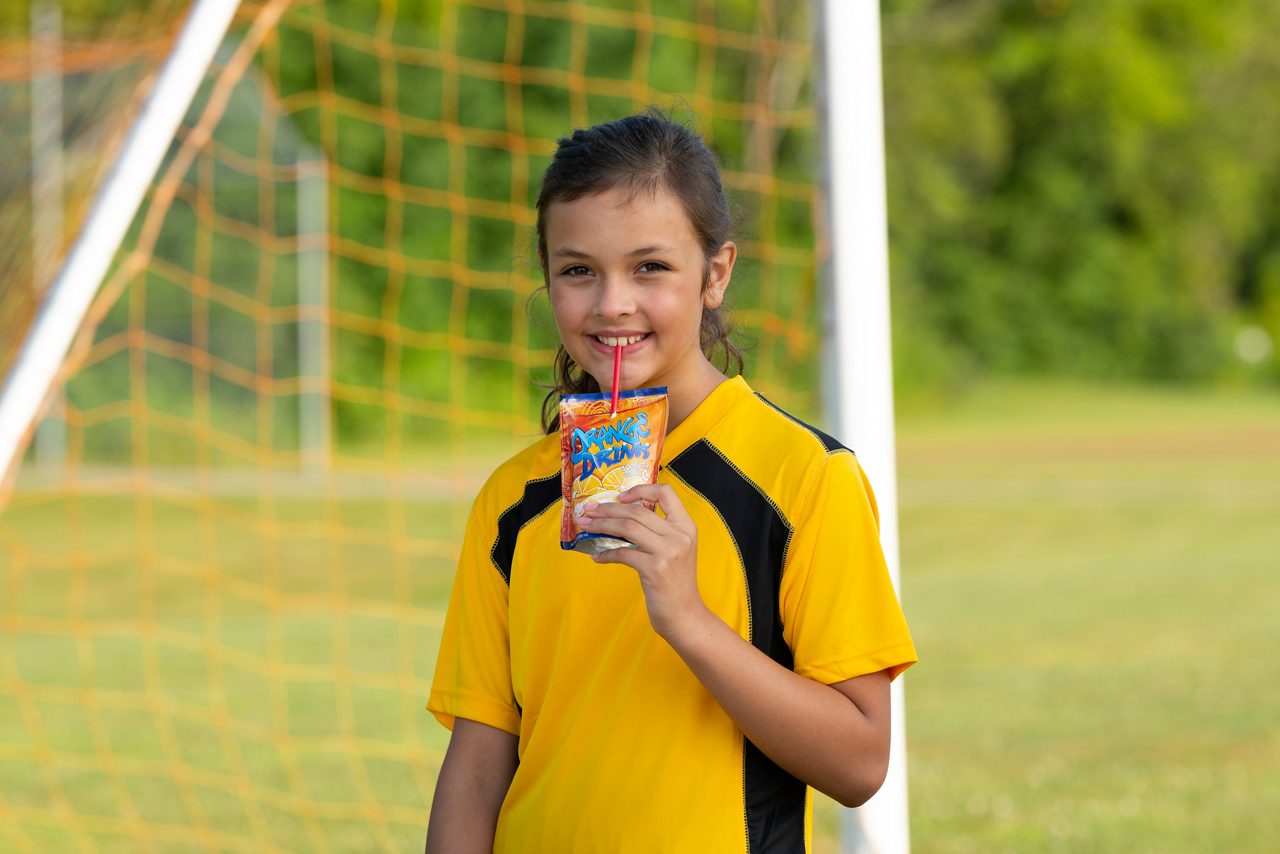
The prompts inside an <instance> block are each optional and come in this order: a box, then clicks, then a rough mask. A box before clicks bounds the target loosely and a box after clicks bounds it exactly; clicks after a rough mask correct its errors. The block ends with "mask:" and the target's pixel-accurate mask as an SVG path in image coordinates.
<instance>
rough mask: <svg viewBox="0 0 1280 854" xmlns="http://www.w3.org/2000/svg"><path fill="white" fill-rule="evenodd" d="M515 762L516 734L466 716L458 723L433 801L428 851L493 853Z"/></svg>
mask: <svg viewBox="0 0 1280 854" xmlns="http://www.w3.org/2000/svg"><path fill="white" fill-rule="evenodd" d="M516 764H517V761H516V737H515V736H514V735H512V734H511V733H509V732H504V731H503V730H500V729H496V728H494V727H491V726H488V725H486V724H482V723H476V722H475V721H469V720H466V719H465V718H457V719H456V720H455V721H454V725H453V736H452V737H451V738H450V739H449V749H448V751H446V752H445V756H444V763H443V764H442V765H441V766H440V777H439V779H438V780H437V781H436V793H435V797H434V798H433V799H432V801H431V820H430V825H429V827H428V830H427V854H446V852H447V854H453V852H461V854H471V853H472V852H475V853H476V854H479V852H484V854H489V852H491V851H493V833H494V829H495V828H496V827H497V825H498V810H499V809H500V808H501V807H502V800H503V798H505V797H506V795H507V789H508V788H509V787H510V786H511V778H512V777H513V776H515V773H516Z"/></svg>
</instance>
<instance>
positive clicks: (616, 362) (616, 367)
mask: <svg viewBox="0 0 1280 854" xmlns="http://www.w3.org/2000/svg"><path fill="white" fill-rule="evenodd" d="M621 376H622V345H621V344H619V345H618V346H616V347H614V348H613V397H612V398H611V399H610V401H609V406H610V409H609V417H610V418H613V417H614V416H615V415H617V414H618V379H619V378H620V377H621Z"/></svg>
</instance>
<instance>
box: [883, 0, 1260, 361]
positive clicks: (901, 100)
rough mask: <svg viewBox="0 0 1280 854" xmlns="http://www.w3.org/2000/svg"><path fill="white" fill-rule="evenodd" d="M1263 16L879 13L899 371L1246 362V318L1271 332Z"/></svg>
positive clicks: (1167, 4) (1054, 5) (1128, 10)
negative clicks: (1242, 354) (1241, 347)
mask: <svg viewBox="0 0 1280 854" xmlns="http://www.w3.org/2000/svg"><path fill="white" fill-rule="evenodd" d="M1277 23H1280V16H1278V15H1277V11H1276V9H1275V7H1274V5H1273V4H1258V3H1249V2H1227V3H1220V4H1203V3H1197V2H1194V0H1134V2H1128V3H1113V4H1101V3H1088V4H1086V3H1072V2H1068V0H1041V1H1040V2H1036V3H1029V2H1028V3H1021V2H1020V3H1003V2H997V0H970V2H910V0H904V2H887V3H886V4H885V10H884V39H885V61H886V70H885V79H886V84H885V99H886V121H887V135H888V147H889V170H890V174H889V190H890V211H889V216H890V228H891V232H892V237H891V244H892V251H893V262H894V266H893V275H894V286H895V302H894V309H895V312H896V314H897V317H898V328H899V330H900V334H899V338H900V342H899V343H900V347H899V352H900V358H902V360H903V362H904V370H906V371H908V372H910V371H914V372H915V374H916V375H915V376H911V377H909V379H911V380H915V381H938V380H948V379H956V378H958V377H960V376H962V375H963V374H964V373H966V372H974V371H992V370H994V371H1016V372H1051V373H1067V374H1078V375H1086V376H1095V377H1110V376H1129V377H1140V378H1157V379H1203V378H1211V377H1220V376H1223V375H1225V374H1229V373H1233V372H1239V371H1243V370H1245V368H1244V367H1242V366H1240V365H1239V364H1238V363H1237V360H1236V357H1235V355H1234V354H1233V352H1232V349H1231V344H1232V340H1233V336H1234V334H1235V332H1236V331H1237V329H1238V328H1239V327H1240V326H1241V324H1244V323H1257V324H1261V325H1263V326H1264V327H1265V328H1267V329H1268V331H1269V333H1270V335H1271V336H1272V337H1273V338H1277V337H1280V325H1278V324H1277V320H1278V319H1280V307H1278V306H1280V298H1278V297H1277V293H1278V292H1280V217H1278V216H1277V213H1280V204H1277V201H1276V200H1277V198H1278V195H1277V181H1278V179H1280V110H1278V109H1276V102H1275V93H1276V92H1277V91H1280V62H1278V61H1277V57H1276V53H1275V51H1274V50H1273V49H1271V48H1270V47H1269V46H1268V45H1267V37H1266V35H1265V34H1266V33H1268V32H1275V27H1276V25H1277ZM1274 364H1275V363H1274V361H1272V363H1271V365H1272V367H1270V368H1267V367H1265V366H1263V367H1255V368H1254V370H1255V371H1256V372H1259V373H1263V372H1265V371H1267V370H1270V372H1271V373H1272V374H1273V375H1275V373H1276V371H1275V368H1274Z"/></svg>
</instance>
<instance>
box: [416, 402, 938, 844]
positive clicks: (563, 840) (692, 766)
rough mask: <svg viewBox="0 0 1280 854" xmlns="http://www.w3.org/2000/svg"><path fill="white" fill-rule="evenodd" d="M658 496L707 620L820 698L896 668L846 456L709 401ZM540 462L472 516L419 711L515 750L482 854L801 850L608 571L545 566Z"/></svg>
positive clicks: (877, 570) (870, 511) (778, 799)
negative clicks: (471, 727)
mask: <svg viewBox="0 0 1280 854" xmlns="http://www.w3.org/2000/svg"><path fill="white" fill-rule="evenodd" d="M659 482H662V483H666V484H669V485H670V486H671V487H672V488H674V489H675V491H676V493H677V494H678V495H679V497H680V500H681V502H683V504H684V506H685V508H686V509H687V510H688V512H689V514H690V516H692V517H693V520H694V522H695V523H696V524H697V526H698V587H699V590H700V591H701V593H702V597H703V599H705V600H706V603H707V606H708V607H709V608H711V610H712V611H714V612H715V613H716V614H718V615H719V616H720V617H721V618H722V619H723V620H724V621H725V622H726V623H728V624H729V625H730V626H731V627H733V628H734V629H735V630H736V631H737V632H738V633H739V634H740V635H741V636H742V637H744V638H746V639H747V640H749V641H750V642H751V643H752V644H754V645H755V646H756V647H758V648H759V649H761V650H763V651H764V652H765V653H767V654H768V655H769V656H771V657H772V658H773V659H774V660H775V661H778V662H779V663H781V664H782V665H784V666H786V667H788V668H791V669H793V670H795V672H797V673H799V674H801V675H803V676H806V677H808V678H811V679H814V680H816V681H819V682H822V683H826V684H831V683H834V682H839V681H842V680H845V679H850V678H852V677H854V676H861V675H863V674H866V673H874V672H877V671H880V670H885V669H887V670H889V672H890V674H892V675H893V676H896V675H897V674H898V673H900V672H901V671H902V670H904V669H906V668H907V667H908V666H910V664H912V663H913V662H914V661H915V660H916V654H915V648H914V647H913V645H912V642H911V636H910V634H909V633H908V631H907V625H906V622H905V620H904V619H903V616H902V611H901V609H900V608H899V606H898V601H897V599H896V597H895V595H894V591H893V588H892V586H891V584H890V581H889V576H888V572H887V571H886V569H885V563H884V556H883V554H882V552H881V549H880V543H879V534H878V522H877V515H876V506H875V500H874V498H873V497H872V493H871V490H870V487H869V486H868V484H867V482H866V479H865V477H864V476H863V473H862V469H861V467H860V466H859V465H858V463H857V461H856V460H855V459H854V456H853V454H852V453H850V452H849V451H848V450H847V449H845V448H844V447H842V446H841V445H840V444H839V443H838V442H836V441H835V440H834V439H832V438H830V437H829V436H826V435H825V434H822V433H820V432H818V431H817V430H814V429H813V428H810V427H807V426H806V425H804V424H801V423H800V422H799V421H796V420H795V419H793V418H792V417H791V416H789V415H787V414H786V413H784V412H782V411H781V410H780V409H777V408H776V407H774V406H773V405H772V404H770V403H768V402H767V401H765V400H764V399H763V398H762V397H760V396H759V395H756V394H754V393H753V392H752V390H751V389H750V387H749V386H748V385H747V383H746V381H745V380H743V379H742V378H741V377H737V378H734V379H731V380H728V381H726V382H723V383H721V384H720V386H719V387H717V388H716V389H715V391H713V392H712V393H711V395H710V396H708V397H707V399H706V400H704V401H703V402H702V404H701V405H700V406H699V407H698V408H697V409H696V410H695V411H694V412H693V413H692V414H691V415H690V416H689V417H688V418H687V419H685V421H684V422H683V423H681V424H680V425H679V426H677V427H676V428H675V429H674V430H672V431H671V433H670V434H669V435H668V436H667V440H666V445H665V447H664V449H663V456H662V468H661V471H660V473H659ZM561 500H562V499H561V494H560V443H559V436H558V435H551V436H548V437H546V438H545V439H542V440H541V441H539V442H537V443H536V444H534V445H533V446H531V447H530V448H528V449H526V450H525V451H524V452H522V453H520V454H518V455H517V456H515V457H514V458H512V459H511V460H509V461H508V462H506V463H504V464H503V465H502V466H501V467H500V468H499V469H498V470H497V471H496V472H495V473H494V474H493V476H492V477H491V478H490V479H489V481H488V482H487V483H486V484H485V486H484V488H483V489H482V490H481V492H480V495H479V497H478V498H477V499H476V503H475V506H474V508H473V510H472V513H471V517H470V520H469V522H468V525H467V531H466V537H465V541H464V543H463V547H462V554H461V556H460V558H459V564H458V571H457V577H456V579H455V581H454V587H453V594H452V598H451V600H450V603H449V612H448V615H447V617H446V619H445V627H444V635H443V638H442V640H441V647H440V657H439V660H438V662H437V665H436V674H435V680H434V682H433V685H432V690H431V696H430V699H429V701H428V704H427V707H428V708H429V709H430V710H431V712H432V713H434V714H435V716H436V717H437V718H439V720H440V721H441V722H442V723H443V724H444V725H445V726H448V727H450V728H452V726H453V720H454V718H455V717H463V718H467V719H470V720H474V721H479V722H481V723H485V724H488V725H490V726H494V727H498V728H499V729H503V730H506V731H507V732H510V733H512V734H513V735H516V736H517V737H518V739H519V743H518V744H519V746H518V750H519V758H520V764H519V767H518V769H517V771H516V774H515V779H514V780H513V781H512V783H511V789H510V791H509V792H508V794H507V797H506V800H505V801H504V802H503V805H502V810H501V813H500V815H499V817H498V827H497V836H496V839H495V843H494V850H495V851H498V852H557V854H559V852H594V851H618V852H644V854H655V852H690V851H714V852H733V851H741V852H750V853H751V854H755V852H764V851H785V852H793V851H807V850H809V847H810V846H809V824H810V821H809V803H808V801H809V798H808V789H807V788H806V786H805V785H804V784H803V783H801V782H800V781H798V780H796V779H795V778H794V777H792V776H791V775H790V774H788V773H786V772H785V771H783V770H782V769H781V768H779V767H778V766H777V765H775V764H774V763H773V762H772V761H771V760H769V759H768V758H767V757H766V756H764V754H763V753H761V752H760V751H759V750H758V749H757V748H756V747H755V745H753V744H751V743H750V742H749V741H748V740H746V739H745V738H744V737H743V735H742V733H741V731H739V730H738V728H737V727H736V726H735V725H734V723H733V721H732V720H730V718H729V717H728V715H726V714H725V713H724V711H723V710H721V708H720V707H719V705H717V703H716V701H715V699H714V698H713V697H712V696H711V694H710V693H709V692H708V691H707V690H706V689H705V688H704V687H703V686H702V684H701V683H700V682H698V680H697V679H696V678H694V676H693V674H692V673H690V672H689V670H688V668H687V667H686V666H685V665H684V663H683V662H682V661H681V660H680V658H679V657H678V656H677V655H676V654H675V652H674V651H673V650H672V649H671V648H670V647H669V646H667V644H666V642H665V641H663V640H662V639H661V638H660V637H658V635H657V634H655V633H654V631H653V629H652V628H651V627H650V625H649V619H648V615H647V612H646V611H645V604H644V596H643V594H642V592H641V589H640V583H639V581H638V580H637V578H636V575H635V572H634V571H633V570H632V569H630V568H629V567H626V566H622V565H612V564H596V563H594V562H592V561H591V559H590V558H589V557H587V556H586V555H583V554H580V553H578V552H566V551H563V550H561V548H560V513H561Z"/></svg>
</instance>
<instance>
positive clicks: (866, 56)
mask: <svg viewBox="0 0 1280 854" xmlns="http://www.w3.org/2000/svg"><path fill="white" fill-rule="evenodd" d="M814 11H815V19H816V34H817V38H816V42H817V46H818V52H819V55H820V61H819V65H818V77H819V83H820V88H819V95H818V102H819V103H818V107H819V111H820V115H821V118H822V124H823V134H822V143H821V145H822V148H823V154H824V156H823V158H822V160H823V165H824V170H825V175H824V176H823V177H824V179H825V180H824V184H825V190H826V193H827V210H826V215H827V216H826V222H827V237H826V239H827V242H828V246H829V248H830V258H829V259H828V265H829V266H828V270H827V277H826V285H827V287H826V306H825V308H826V310H825V312H824V313H823V324H824V327H823V345H824V346H823V349H824V353H823V366H824V393H825V394H824V396H825V402H826V408H827V412H828V420H829V421H830V422H831V426H832V428H833V430H834V432H835V433H836V435H838V436H840V437H841V438H842V439H843V440H844V441H846V442H849V443H850V444H851V446H852V447H853V448H854V449H855V451H856V452H857V454H858V459H859V461H860V462H861V463H862V466H863V468H865V469H866V471H867V476H868V477H869V478H870V480H871V483H872V485H873V487H874V488H875V491H876V499H877V502H878V504H879V509H880V541H881V544H882V546H883V547H884V555H885V560H886V562H887V563H888V565H889V574H890V576H891V577H892V579H893V584H894V587H895V588H897V589H898V591H899V595H901V589H902V587H901V585H900V584H899V581H898V565H899V550H898V476H897V462H896V449H895V442H894V416H893V355H892V351H891V347H890V334H889V241H888V215H887V213H886V199H885V154H884V104H883V95H882V83H881V80H882V76H881V69H880V9H879V3H878V0H819V2H818V3H816V4H815V10H814ZM891 690H892V700H893V717H892V727H893V734H892V738H891V743H890V755H889V773H888V776H887V778H886V779H885V782H884V785H883V786H882V787H881V789H880V791H879V793H878V794H876V795H875V797H873V798H872V799H871V800H870V801H868V802H867V803H866V805H864V806H862V807H859V808H858V809H856V810H853V811H852V812H850V813H848V814H847V818H846V820H845V821H844V822H843V837H844V839H843V846H842V847H843V848H844V850H845V851H849V852H858V854H907V852H908V851H909V850H910V847H911V845H910V835H909V832H908V823H907V754H906V732H905V715H904V713H903V699H904V698H903V690H902V680H901V679H898V680H895V681H894V683H893V687H892V689H891Z"/></svg>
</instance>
